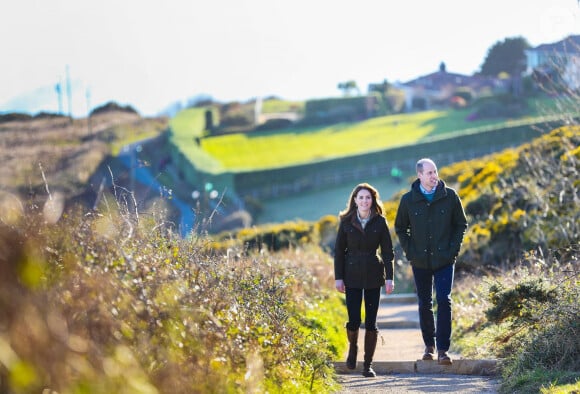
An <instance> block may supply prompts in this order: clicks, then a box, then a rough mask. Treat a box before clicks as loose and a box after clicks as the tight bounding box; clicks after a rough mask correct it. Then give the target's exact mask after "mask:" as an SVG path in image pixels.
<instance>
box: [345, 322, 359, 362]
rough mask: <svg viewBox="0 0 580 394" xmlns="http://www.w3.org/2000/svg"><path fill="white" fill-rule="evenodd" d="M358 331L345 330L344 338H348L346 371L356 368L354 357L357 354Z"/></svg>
mask: <svg viewBox="0 0 580 394" xmlns="http://www.w3.org/2000/svg"><path fill="white" fill-rule="evenodd" d="M358 331H359V330H349V329H348V328H347V329H346V336H347V337H348V343H349V346H348V356H347V358H346V367H347V368H348V369H355V368H356V355H357V353H358Z"/></svg>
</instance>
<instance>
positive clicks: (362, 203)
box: [354, 189, 373, 212]
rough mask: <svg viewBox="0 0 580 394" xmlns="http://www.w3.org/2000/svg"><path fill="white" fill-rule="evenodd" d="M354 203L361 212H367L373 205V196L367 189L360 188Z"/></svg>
mask: <svg viewBox="0 0 580 394" xmlns="http://www.w3.org/2000/svg"><path fill="white" fill-rule="evenodd" d="M354 203H355V204H356V206H357V207H358V210H359V211H361V212H366V211H368V210H369V209H371V206H372V205H373V196H372V195H371V192H370V191H368V190H367V189H360V190H359V191H358V193H357V194H356V196H355V198H354Z"/></svg>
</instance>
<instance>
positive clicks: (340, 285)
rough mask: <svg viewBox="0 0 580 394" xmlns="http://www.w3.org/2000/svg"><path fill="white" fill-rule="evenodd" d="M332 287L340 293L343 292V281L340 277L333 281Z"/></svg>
mask: <svg viewBox="0 0 580 394" xmlns="http://www.w3.org/2000/svg"><path fill="white" fill-rule="evenodd" d="M334 287H336V290H338V291H339V292H341V293H344V281H343V280H342V279H337V280H335V281H334Z"/></svg>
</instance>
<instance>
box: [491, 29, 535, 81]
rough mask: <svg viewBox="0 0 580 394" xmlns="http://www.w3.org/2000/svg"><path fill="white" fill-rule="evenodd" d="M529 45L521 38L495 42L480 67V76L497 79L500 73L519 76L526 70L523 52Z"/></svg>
mask: <svg viewBox="0 0 580 394" xmlns="http://www.w3.org/2000/svg"><path fill="white" fill-rule="evenodd" d="M528 48H530V44H529V43H528V41H527V40H526V39H525V38H523V37H514V38H506V39H505V40H504V41H498V42H496V43H495V44H494V45H493V46H492V47H491V48H490V49H489V50H488V51H487V56H486V58H485V60H484V61H483V64H482V66H481V72H480V73H481V75H486V76H490V77H497V76H498V75H499V74H500V73H507V74H509V75H510V76H515V75H519V74H521V72H523V71H524V70H525V69H526V53H525V50H526V49H528Z"/></svg>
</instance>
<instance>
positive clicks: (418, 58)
mask: <svg viewBox="0 0 580 394" xmlns="http://www.w3.org/2000/svg"><path fill="white" fill-rule="evenodd" d="M570 34H580V6H579V3H578V0H488V1H477V2H474V1H465V0H438V1H433V0H400V1H391V0H357V1H353V0H349V1H347V0H292V1H287V0H284V1H278V0H207V1H199V0H165V1H149V0H100V1H84V0H51V1H47V0H18V1H11V2H8V1H6V2H3V3H2V5H0V37H2V46H1V56H2V61H1V62H0V112H8V111H18V110H20V111H22V110H28V111H31V112H36V111H40V110H44V111H51V112H56V111H57V110H58V100H57V95H56V93H55V91H54V86H55V84H56V83H58V82H59V80H60V81H64V80H65V74H66V73H65V70H66V67H67V65H68V67H69V71H70V77H71V80H72V81H73V88H74V89H73V106H72V108H73V112H74V114H75V116H85V115H86V113H87V92H90V99H89V100H88V104H89V106H91V107H94V106H96V105H100V104H102V103H105V102H107V101H110V100H114V101H117V102H119V103H121V104H130V105H132V106H134V107H135V108H136V109H137V110H139V112H141V113H142V114H143V115H153V114H156V113H157V112H158V111H160V110H161V109H163V108H165V107H166V106H167V105H168V104H170V103H171V102H174V101H176V100H181V99H187V98H189V97H192V96H195V95H197V94H202V93H204V94H209V95H211V96H212V97H214V98H215V99H217V100H220V101H229V100H242V101H244V100H247V99H250V98H252V97H256V96H268V95H276V96H280V97H282V98H285V99H300V100H301V99H306V98H314V97H327V96H338V95H339V94H340V91H339V90H338V89H337V84H338V83H339V82H341V81H346V80H355V81H356V82H357V84H358V85H359V87H360V88H361V89H362V90H363V91H366V87H367V85H368V83H371V82H380V81H382V80H384V79H387V80H388V81H390V82H395V81H407V80H409V79H412V78H415V77H417V76H420V75H424V74H428V73H431V72H433V71H436V70H437V68H438V66H439V63H440V62H442V61H443V62H445V63H446V65H447V70H448V71H450V72H457V73H463V74H472V73H474V72H476V71H477V70H479V68H480V66H481V63H482V62H483V59H484V58H485V56H486V54H487V51H488V50H489V48H491V46H492V45H493V44H495V43H496V42H498V41H503V40H504V39H505V38H507V37H516V36H522V37H524V38H526V39H527V40H528V41H529V42H530V44H531V45H532V46H537V45H540V44H543V43H550V42H555V41H559V40H561V39H562V38H564V37H566V36H568V35H570ZM23 96H24V98H25V100H24V99H23ZM33 101H37V103H33ZM65 110H66V102H65Z"/></svg>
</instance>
